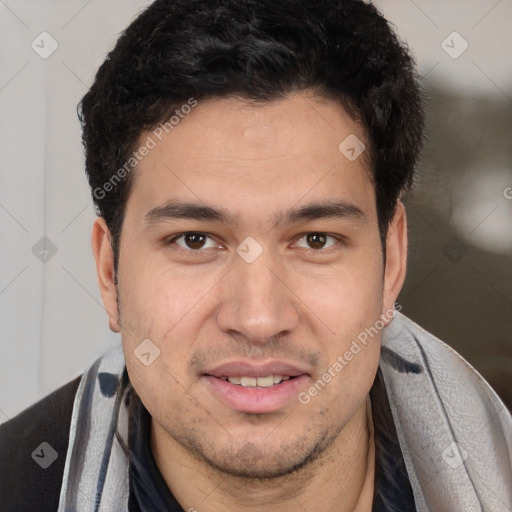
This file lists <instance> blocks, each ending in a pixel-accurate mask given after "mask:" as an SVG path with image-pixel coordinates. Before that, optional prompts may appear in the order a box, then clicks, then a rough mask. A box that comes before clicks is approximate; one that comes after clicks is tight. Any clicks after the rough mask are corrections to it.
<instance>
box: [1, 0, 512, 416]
mask: <svg viewBox="0 0 512 512" xmlns="http://www.w3.org/2000/svg"><path fill="white" fill-rule="evenodd" d="M149 3H150V1H143V0H0V34H1V36H0V38H1V42H2V44H1V46H0V113H1V115H0V158H1V160H0V169H1V171H0V236H1V240H2V242H1V244H0V353H1V354H2V357H0V423H2V422H3V421H6V420H7V419H8V418H10V417H12V416H14V415H15V414H17V413H18V412H20V411H21V410H22V409H24V408H26V407H27V406H29V405H30V404H31V403H33V402H34V401H36V400H37V399H39V398H41V397H43V396H44V395H46V394H48V393H49V392H51V391H52V390H54V389H56V388H57V387H59V386H61V385H63V384H65V383H66V382H68V381H69V380H71V379H72V378H74V377H76V376H77V375H80V374H81V373H82V372H83V371H84V369H86V368H87V367H88V366H89V365H90V364H92V362H93V361H94V360H95V359H96V358H97V357H98V356H99V355H101V354H102V353H103V352H105V351H106V350H108V349H109V348H111V347H113V346H114V345H116V344H118V343H119V341H120V340H119V338H118V336H117V335H115V334H113V333H111V332H110V331H109V329H108V322H107V316H106V314H105V311H104V310H103V306H102V302H101V297H100V294H99V290H98V286H97V282H96V273H95V267H94V260H93V257H92V253H91V249H90V240H89V237H90V231H91V225H92V222H93V220H94V218H95V213H94V208H93V205H92V200H91V198H90V192H89V188H88V185H87V181H86V177H85V173H84V163H83V152H82V147H81V139H80V137H81V133H80V126H79V123H78V119H77V116H76V106H77V104H78V102H79V100H80V99H81V97H82V96H83V94H84V93H85V92H86V91H87V88H88V87H89V86H90V84H91V83H92V79H93V77H94V74H95V72H96V70H97V68H98V66H99V65H100V64H101V63H102V62H103V60H104V58H105V56H106V53H107V52H108V51H109V50H110V49H111V48H112V46H113V44H114V42H115V40H116V39H117V36H118V34H119V32H120V31H122V30H123V28H125V27H126V26H127V25H128V23H129V22H130V20H132V19H133V17H134V16H135V15H136V14H137V13H138V12H139V11H140V10H141V9H142V8H143V7H144V6H146V5H148V4H149ZM374 3H375V4H376V5H377V7H378V8H379V9H380V10H381V11H382V12H383V14H384V15H385V16H386V17H387V18H388V19H389V20H390V22H391V23H392V24H394V25H395V27H396V30H397V31H398V33H399V34H400V36H401V38H402V39H403V40H404V41H405V42H406V43H407V44H408V45H409V47H410V49H411V51H412V52H413V54H414V55H415V57H416V59H417V62H418V68H419V73H420V75H421V77H422V82H423V85H424V88H425V94H426V96H427V99H428V141H427V144H426V147H425V150H424V154H423V160H422V163H421V165H420V167H419V170H418V177H417V182H416V186H415V189H414V192H413V193H412V194H410V195H409V197H408V199H407V208H408V215H409V224H410V227H409V236H410V258H409V269H408V277H407V281H406V284H405V287H404V289H403V291H402V293H401V295H400V297H399V303H400V304H401V305H402V307H403V312H404V313H405V314H406V315H408V316H409V317H410V318H412V319H413V320H415V321H416V322H417V323H419V324H421V325H422V326H423V327H424V328H425V329H427V330H428V331H430V332H432V333H433V334H434V335H436V336H437V337H439V338H441V339H442V340H443V341H445V342H446V343H448V344H449V345H451V346H452V347H454V348H455V349H456V350H457V351H458V352H460V353H461V354H462V355H463V356H464V357H465V358H466V359H467V360H468V361H469V362H470V363H471V364H472V365H473V366H474V367H475V368H476V369H477V370H478V371H479V372H480V373H481V374H482V375H483V376H484V377H485V378H486V379H487V380H488V381H489V382H490V383H491V385H492V386H493V387H494V389H495V390H496V391H497V393H498V394H499V395H500V396H501V398H502V399H503V400H504V401H505V403H506V404H507V406H508V407H509V408H510V409H512V61H511V59H510V55H511V50H512V31H511V30H510V25H511V22H512V2H511V1H510V0H452V1H450V2H446V1H443V0H414V1H413V0H386V1H384V0H381V1H377V2H374Z"/></svg>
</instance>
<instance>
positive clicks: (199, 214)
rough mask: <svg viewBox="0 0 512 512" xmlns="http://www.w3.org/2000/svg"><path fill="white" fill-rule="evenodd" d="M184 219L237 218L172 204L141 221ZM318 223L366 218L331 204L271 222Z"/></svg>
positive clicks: (313, 206)
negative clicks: (316, 221) (315, 221)
mask: <svg viewBox="0 0 512 512" xmlns="http://www.w3.org/2000/svg"><path fill="white" fill-rule="evenodd" d="M184 219H189V220H202V221H207V222H221V223H223V224H227V225H235V224H236V223H237V216H236V215H233V214H231V213H230V212H228V211H227V210H225V209H223V208H217V207H213V206H207V205H203V204H197V203H188V202H179V201H175V200H171V201H169V202H167V203H166V204H164V205H161V206H157V207H155V208H152V209H151V210H149V212H148V213H146V215H145V217H144V221H145V224H146V225H147V226H148V227H149V226H151V225H152V224H157V223H159V222H163V221H166V220H184ZM318 219H348V220H356V221H363V222H364V221H365V220H366V216H365V214H364V212H363V211H362V210H361V209H360V208H359V207H357V206H356V205H354V204H352V203H349V202H346V201H334V202H327V203H311V204H307V205H305V206H302V207H300V208H296V209H290V210H287V211H285V212H282V213H280V214H278V215H277V216H276V218H275V219H274V221H275V224H297V223H299V222H304V221H308V220H318Z"/></svg>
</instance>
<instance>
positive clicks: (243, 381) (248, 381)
mask: <svg viewBox="0 0 512 512" xmlns="http://www.w3.org/2000/svg"><path fill="white" fill-rule="evenodd" d="M256 381H257V379H256V377H241V378H240V385H241V386H243V387H248V386H256Z"/></svg>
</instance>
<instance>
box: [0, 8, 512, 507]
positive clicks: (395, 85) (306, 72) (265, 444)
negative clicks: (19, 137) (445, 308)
mask: <svg viewBox="0 0 512 512" xmlns="http://www.w3.org/2000/svg"><path fill="white" fill-rule="evenodd" d="M81 121H82V124H83V140H84V145H85V150H86V170H87V174H88V178H89V183H90V185H91V189H92V194H93V199H94V202H95V205H96V208H97V211H98V213H99V216H98V219H97V220H96V222H95V223H94V226H93V232H92V247H93V252H94V256H95V259H96V264H97V273H98V279H99V285H100V290H101V294H102V297H103V301H104V304H105V309H106V311H107V313H108V316H109V324H110V328H111V329H112V330H113V331H115V332H119V333H120V334H121V339H122V349H121V347H120V348H119V349H118V350H114V351H113V352H111V353H108V354H107V355H105V356H104V357H102V358H100V359H99V360H98V361H97V363H95V365H94V366H93V367H92V368H91V369H90V370H89V371H87V372H86V373H85V374H84V375H83V376H82V377H81V378H78V379H77V380H75V381H74V382H72V383H70V384H68V385H67V386H65V387H64V388H62V389H60V390H58V391H56V392H55V393H54V394H52V395H50V396H49V397H47V398H46V399H44V400H43V401H41V402H39V403H38V404H36V405H35V406H32V407H31V408H30V409H28V410H27V411H25V412H23V413H22V414H21V415H19V416H18V417H16V418H14V419H13V420H11V421H10V422H8V423H7V424H5V425H3V426H2V428H1V430H0V433H1V445H0V446H1V451H0V459H1V460H0V462H1V468H2V469H1V471H2V476H1V484H0V488H1V494H0V500H1V503H2V510H9V511H11V510H30V511H33V510H38V511H47V510H48V511H50V510H59V511H60V512H64V511H66V512H68V511H79V512H88V511H93V510H94V511H97V510H100V511H125V510H129V511H131V512H135V511H164V510H167V511H170V510H177V511H180V510H188V511H194V510H197V511H200V512H213V511H238V510H247V511H275V510H279V511H289V510H306V511H316V510H325V511H337V512H344V511H347V512H348V511H353V510H356V511H358V512H359V511H360V512H362V511H371V510H374V511H391V510H393V511H396V510H400V511H408V512H409V511H413V510H419V511H427V510H430V511H436V512H437V511H473V510H475V511H476V510H484V511H492V512H495V511H496V512H497V511H505V510H511V507H512V491H511V486H510V483H511V464H512V457H511V437H512V436H511V433H512V421H511V418H510V415H509V414H508V413H507V411H506V409H505V407H504V406H503V404H502V403H501V402H500V400H499V398H498V397H497V395H496V394H495V393H494V392H493V391H492V390H491V388H490V387H489V386H488V385H487V384H486V383H485V382H484V381H483V380H482V379H481V378H480V376H479V375H478V374H476V372H475V371H474V370H473V369H472V368H471V367H470V366H469V365H468V364H467V363H466V362H465V361H464V360H463V359H462V358H461V357H460V356H458V355H457V354H456V353H454V352H453V351H452V350H451V349H449V348H448V347H447V346H446V345H444V344H443V343H442V342H440V341H439V340H437V339H435V338H434V337H433V336H431V335H430V334H428V333H427V332H425V331H423V330H422V329H421V328H420V327H418V326H417V325H415V324H414V323H413V322H411V321H410V320H408V319H407V318H406V317H404V316H403V315H401V314H400V313H399V312H397V311H395V301H396V299H397V296H398V293H399V291H400V288H401V286H402V284H403V281H404V277H405V270H406V255H407V229H406V216H405V210H404V207H403V205H402V203H401V199H402V197H403V194H404V192H405V191H406V190H407V188H408V187H409V185H410V184H411V182H412V177H413V170H414V166H415V163H416V160H417V157H418V153H419V149H420V145H421V140H422V131H423V114H422V102H421V93H420V91H419V87H418V84H417V80H416V77H415V73H414V66H413V62H412V59H411V58H410V56H409V55H408V53H407V51H406V49H405V48H404V47H403V46H402V45H401V44H400V43H399V42H398V40H397V38H396V36H395V35H394V33H393V32H392V31H391V29H390V27H389V26H388V24H387V22H386V21H385V20H384V19H383V18H382V17H381V15H380V14H379V13H378V12H377V10H376V9H375V8H374V7H373V6H372V5H369V4H366V3H364V2H362V1H360V0H329V1H324V0H319V1H316V2H307V1H302V0H301V1H298V0H281V1H279V2H277V3H276V2H271V1H270V0H258V1H253V0H217V1H213V2H212V1H207V0H187V1H184V0H157V1H156V2H154V3H153V4H151V5H150V6H149V7H148V8H147V9H146V10H145V11H144V12H143V13H142V14H141V15H140V16H139V17H138V18H137V19H136V20H135V21H134V22H133V23H132V24H131V25H130V27H128V29H127V30H126V31H125V32H124V33H123V34H122V36H121V37H120V39H119V41H118V43H117V45H116V47H115V49H114V50H113V51H112V52H111V53H110V54H109V56H108V58H107V59H106V61H105V63H104V64H103V65H102V66H101V68H100V70H99V71H98V74H97V75H96V78H95V81H94V84H93V86H92V87H91V89H90V91H89V92H88V93H87V94H86V96H85V97H84V98H83V100H82V103H81ZM396 309H399V308H396ZM41 441H45V442H46V443H47V445H49V446H47V445H44V446H43V447H42V448H41V451H40V452H38V453H36V454H35V456H38V457H40V458H41V459H45V458H46V457H48V453H49V452H51V453H52V454H53V452H55V453H56V454H57V458H56V459H55V460H54V462H53V463H52V464H51V465H49V466H48V467H47V468H46V469H44V470H43V469H42V468H41V467H40V465H37V464H35V463H34V461H32V460H29V457H28V455H27V454H30V453H32V452H33V450H34V447H37V446H38V444H39V443H40V442H41ZM45 450H46V453H45ZM53 458H54V456H53Z"/></svg>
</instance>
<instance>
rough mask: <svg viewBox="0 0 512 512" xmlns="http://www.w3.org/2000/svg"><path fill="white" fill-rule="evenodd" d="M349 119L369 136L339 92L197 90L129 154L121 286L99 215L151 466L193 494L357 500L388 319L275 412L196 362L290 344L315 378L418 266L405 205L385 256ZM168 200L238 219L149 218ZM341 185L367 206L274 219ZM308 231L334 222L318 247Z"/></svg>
mask: <svg viewBox="0 0 512 512" xmlns="http://www.w3.org/2000/svg"><path fill="white" fill-rule="evenodd" d="M349 134H355V135H357V137H358V138H359V139H361V140H363V141H365V133H364V130H363V129H362V127H361V126H360V125H358V124H357V123H356V122H354V121H353V120H352V119H351V118H350V117H349V116H348V115H347V113H346V112H345V110H344V109H343V107H342V106H341V105H339V104H338V103H336V102H333V101H332V100H327V99H323V98H321V97H318V96H314V95H313V94H306V93H305V92H303V93H300V94H294V95H291V96H289V97H287V98H286V99H283V100H279V101H275V102H272V103H268V104H254V103H248V102H246V101H244V100H241V99H235V98H223V99H216V100H208V101H205V102H200V103H199V104H198V106H197V107H196V108H195V109H194V110H193V111H192V112H191V113H190V114H188V115H187V116H186V118H185V119H183V120H182V121H181V122H180V124H179V125H178V126H176V127H175V128H174V130H173V131H172V132H170V133H169V134H168V135H166V136H164V137H163V138H162V141H161V142H159V143H158V145H157V146H156V147H155V148H154V149H152V150H151V151H150V153H149V154H148V155H147V156H146V157H145V158H144V159H143V160H142V161H141V162H140V163H139V164H138V166H137V167H136V169H135V170H134V171H133V172H134V176H133V177H134V183H133V188H132V191H131V193H130V196H129V198H128V201H127V205H126V214H125V219H124V223H123V230H122V236H121V242H120V257H119V267H118V280H119V284H118V286H117V287H116V285H115V283H114V279H113V278H114V266H113V254H112V250H111V246H110V233H109V231H108V228H107V226H106V224H105V222H104V220H103V219H102V218H98V219H97V220H96V222H95V224H94V227H93V233H92V246H93V252H94V256H95V259H96V262H97V272H98V278H99V284H100V289H101V293H102V297H103V301H104V304H105V308H106V310H107V312H108V315H109V318H110V327H111V329H112V330H114V331H116V332H120V333H121V336H122V343H123V348H124V353H125V357H126V364H127V368H128V373H129V376H130V379H131V382H132V384H133V386H134V388H135V390H136V391H137V393H138V394H139V396H140V398H141V400H142V402H143V404H144V405H145V407H146V408H147V409H148V411H149V412H150V414H151V416H152V431H151V445H152V451H153V454H154V457H155V460H156V462H157V465H158V467H159V469H160V472H161V473H162V476H163V477H164V479H165V481H166V483H167V484H168V486H169V488H170V489H171V491H172V493H173V494H174V496H175V497H176V499H177V500H178V501H179V502H180V504H181V505H182V507H183V508H184V509H185V510H189V509H192V508H195V509H197V510H199V511H201V512H203V511H204V512H210V511H212V512H213V511H221V510H223V511H226V510H233V511H234V510H237V511H238V510H247V511H263V510H264V511H267V512H268V511H274V510H276V511H277V510H279V511H280V512H283V511H288V510H297V507H298V506H299V505H298V503H299V504H300V505H301V506H302V507H304V509H305V510H317V509H318V503H319V500H320V502H321V503H322V510H325V511H334V510H336V511H349V510H353V507H354V505H355V503H356V501H357V499H358V496H359V493H360V489H361V486H362V483H363V479H364V475H365V472H366V466H367V460H366V459H367V453H368V425H367V415H366V400H367V396H368V393H369V390H370V388H371V386H372V383H373V380H374V377H375V374H376V371H377V366H378V362H379V354H380V335H379V336H376V337H374V338H373V339H371V340H370V342H369V343H368V345H367V346H366V347H364V348H363V350H361V351H360V352H359V353H358V354H357V355H356V356H354V358H353V359H352V360H351V361H350V363H349V364H347V365H346V366H345V367H344V368H343V370H342V371H340V372H337V373H336V377H335V378H333V379H332V380H331V382H330V383H329V384H328V385H326V386H325V387H324V388H323V389H322V391H321V392H319V393H318V394H317V395H316V396H314V397H312V398H311V400H310V402H309V403H308V404H306V405H303V404H301V403H300V402H299V401H298V400H297V399H293V400H290V401H288V402H287V403H286V404H285V405H283V406H282V407H281V408H279V409H278V410H276V411H274V412H270V413H261V414H248V413H244V412H240V411H237V410H234V409H233V408H230V407H228V406H226V405H225V404H224V403H223V402H221V401H219V399H218V398H217V396H216V395H214V394H213V393H212V391H211V389H210V387H209V386H208V385H207V382H205V378H204V375H203V373H202V372H204V371H205V370H206V369H208V368H213V367H214V366H216V365H219V364H221V363H224V362H226V361H232V360H236V359H240V358H246V359H249V360H251V361H256V362H262V361H268V360H270V359H278V360H284V361H287V362H289V363H293V364H295V365H299V366H300V367H301V368H305V369H307V372H308V376H307V379H306V381H305V382H304V384H303V386H302V387H301V389H300V391H307V389H308V388H309V387H310V386H311V385H312V384H314V383H315V382H316V381H317V380H318V379H319V378H321V376H322V374H323V373H324V372H326V371H327V370H328V368H329V367H331V366H332V365H333V363H334V362H335V361H336V359H337V357H338V356H340V355H343V354H344V353H345V352H346V351H347V350H348V349H349V347H350V345H351V343H352V341H353V340H354V339H356V338H357V335H358V334H359V333H361V332H362V331H364V329H365V328H367V327H370V326H373V325H375V323H376V321H377V320H379V317H380V316H381V315H383V314H386V312H389V310H390V309H392V308H393V304H394V303H395V300H396V298H397V296H398V293H399V291H400V288H401V286H402V284H403V280H404V275H405V266H406V252H407V236H406V219H405V212H404V208H403V206H402V204H401V203H398V205H397V208H396V212H395V215H394V218H393V220H392V222H391V225H390V228H389V230H388V235H387V242H386V256H387V258H386V266H385V267H384V265H383V257H382V247H381V244H380V239H379V232H378V224H377V212H376V206H375V192H374V188H373V185H372V182H371V179H370V172H369V170H368V160H367V159H366V158H365V156H366V155H365V154H363V155H362V156H361V157H359V158H358V159H356V160H355V161H353V162H351V161H349V160H348V159H347V158H346V157H345V156H344V155H343V154H342V153H341V152H340V151H339V149H338V146H339V144H340V142H341V141H343V140H344V139H345V138H346V137H347V136H348V135H349ZM146 136H147V134H144V135H143V136H142V137H141V141H142V140H145V137H146ZM171 200H172V201H181V202H190V203H197V204H199V205H203V206H204V205H208V206H211V207H214V208H217V209H223V210H224V211H225V212H227V213H228V214H230V216H231V217H233V218H232V219H227V220H225V221H207V220H202V219H157V220H155V221H154V222H150V223H148V222H147V221H146V220H145V217H146V215H147V213H148V212H149V211H151V210H152V209H154V208H156V207H159V206H161V205H164V204H166V203H167V202H168V201H171ZM339 201H343V202H345V203H350V204H351V205H354V206H356V207H357V208H358V209H359V210H360V211H361V212H362V213H363V215H361V216H342V217H336V218H332V217H330V218H327V217H326V218H318V219H302V220H299V221H296V222H285V220H286V219H283V218H281V219H279V216H280V215H281V216H282V214H283V212H285V211H287V210H291V209H298V208H301V207H303V206H305V205H309V204H313V203H318V204H325V203H329V202H339ZM228 220H229V221H228ZM288 220H289V219H288ZM231 221H233V222H231ZM184 232H201V233H207V234H208V235H209V236H210V237H211V238H207V239H206V240H207V242H206V245H205V246H203V247H204V248H201V249H197V248H196V249H190V248H187V245H186V243H185V239H184V238H183V237H182V238H181V239H178V240H174V241H170V240H171V239H172V238H173V237H175V236H177V235H180V234H182V233H184ZM307 233H325V234H328V235H329V238H327V239H326V245H325V246H324V247H323V248H322V247H318V245H314V247H313V248H311V244H308V238H307V237H306V235H307ZM249 236H250V237H253V238H254V239H255V240H256V241H257V242H258V243H259V245H260V246H261V247H262V249H263V252H262V254H261V255H260V256H259V257H258V258H257V259H256V260H255V261H254V262H253V263H246V262H245V261H244V260H243V259H242V258H241V257H240V256H239V255H238V254H237V253H236V248H237V247H238V246H239V245H240V244H241V242H242V241H244V239H245V238H246V237H249ZM331 236H332V238H330V237H331ZM179 244H181V245H179ZM320 245H321V244H320ZM195 247H197V246H195ZM118 294H119V296H118ZM118 301H119V305H120V307H119V311H118ZM147 338H149V339H151V340H152V342H153V343H154V344H155V345H157V346H158V348H159V349H160V351H161V353H160V357H158V358H157V359H156V360H155V361H154V362H153V363H152V364H151V365H150V366H144V365H143V364H141V362H140V361H139V360H138V359H137V358H136V357H135V355H134V350H135V349H136V348H137V346H138V345H139V344H140V343H141V341H142V340H144V339H147ZM299 508H300V507H299Z"/></svg>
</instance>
